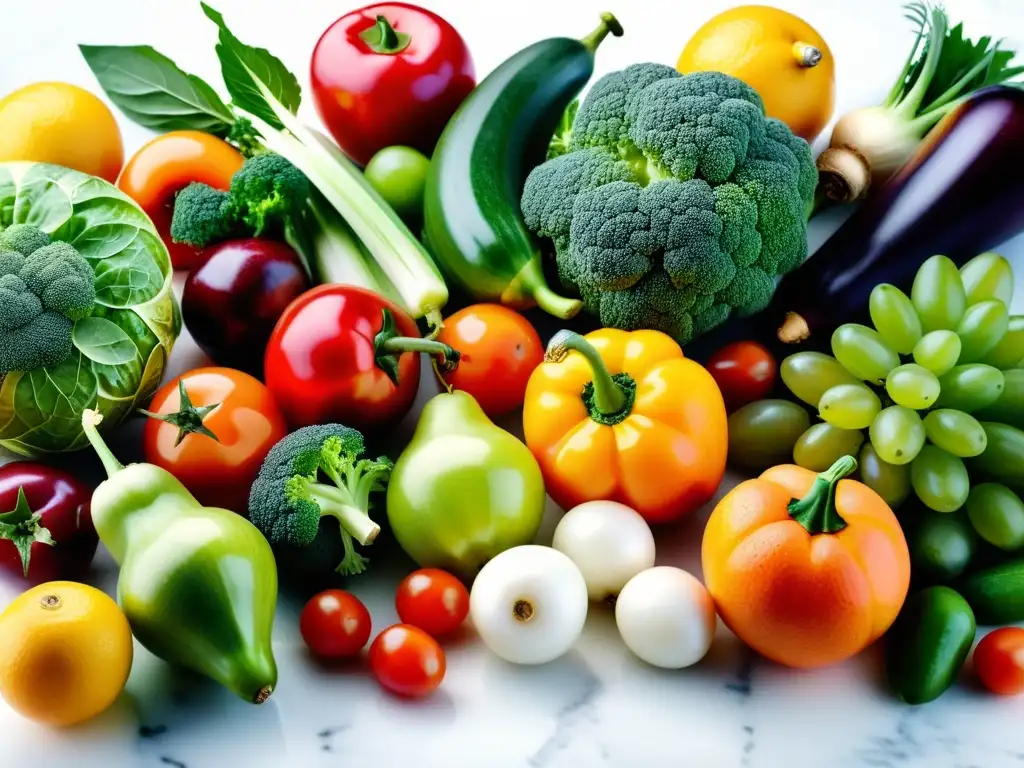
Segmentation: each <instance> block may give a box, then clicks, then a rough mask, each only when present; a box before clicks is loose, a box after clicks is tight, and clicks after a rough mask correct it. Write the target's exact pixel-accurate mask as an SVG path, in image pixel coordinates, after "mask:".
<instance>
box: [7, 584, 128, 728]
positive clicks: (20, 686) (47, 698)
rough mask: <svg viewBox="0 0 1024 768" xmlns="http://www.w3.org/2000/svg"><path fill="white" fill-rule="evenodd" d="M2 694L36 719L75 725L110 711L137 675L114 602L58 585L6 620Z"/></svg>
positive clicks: (24, 602)
mask: <svg viewBox="0 0 1024 768" xmlns="http://www.w3.org/2000/svg"><path fill="white" fill-rule="evenodd" d="M0 638H2V640H0V695H2V696H3V698H4V701H6V702H7V703H8V704H9V705H10V707H11V708H12V709H13V710H15V711H16V712H18V713H19V714H21V715H22V716H24V717H27V718H29V719H30V720H35V721H37V722H41V723H46V724H48V725H57V726H65V725H74V724H75V723H80V722H83V721H85V720H88V719H90V718H92V717H95V716H96V715H98V714H100V713H101V712H103V711H104V710H105V709H107V708H108V707H109V706H110V705H111V704H113V703H114V701H115V700H116V699H117V697H118V696H119V695H120V693H121V691H122V690H123V689H124V686H125V683H126V682H128V673H129V672H130V671H131V668H132V633H131V629H130V628H129V626H128V620H127V619H126V618H125V615H124V614H123V613H122V612H121V609H120V608H118V606H117V603H115V602H114V601H113V600H112V599H111V598H109V597H108V596H107V595H106V594H104V593H103V592H100V591H99V590H98V589H95V588H93V587H89V586H86V585H85V584H76V583H74V582H70V581H51V582H49V583H47V584H41V585H39V586H38V587H34V588H33V589H30V590H28V591H27V592H24V593H23V594H21V595H20V596H19V597H18V598H16V599H15V600H14V602H12V603H11V604H10V605H9V606H8V607H7V609H6V610H5V611H4V612H3V613H2V614H0Z"/></svg>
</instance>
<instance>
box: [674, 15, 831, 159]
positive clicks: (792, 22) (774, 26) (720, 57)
mask: <svg viewBox="0 0 1024 768" xmlns="http://www.w3.org/2000/svg"><path fill="white" fill-rule="evenodd" d="M676 69H677V70H678V71H679V72H681V73H683V74H684V75H685V74H690V73H692V72H702V71H715V72H724V73H725V74H727V75H732V76H733V77H736V78H739V79H740V80H742V81H744V82H745V83H747V85H749V86H751V87H752V88H753V89H754V90H756V91H757V92H758V93H759V94H761V99H762V100H763V101H764V108H765V112H766V113H767V114H768V116H769V117H774V118H777V119H779V120H781V121H782V122H784V123H785V124H786V125H788V126H789V127H790V129H791V130H792V131H793V133H795V134H796V135H797V136H802V137H803V138H805V139H806V140H807V141H814V138H815V137H816V136H817V135H818V134H819V133H821V131H822V129H823V128H824V127H825V126H826V125H827V124H828V121H829V119H831V117H832V110H833V108H834V106H835V61H834V60H833V58H832V52H831V51H830V50H829V47H828V45H827V44H826V43H825V41H824V40H823V39H822V37H821V35H819V34H818V33H817V32H816V31H815V30H814V28H813V27H811V26H810V25H809V24H808V23H807V22H805V21H804V20H803V19H801V18H800V17H798V16H794V15H793V14H791V13H787V12H786V11H782V10H779V9H778V8H771V7H768V6H764V5H746V6H741V7H738V8H733V9H731V10H728V11H725V12H724V13H720V14H718V15H717V16H715V17H714V18H713V19H711V20H710V21H708V22H707V23H706V24H705V25H704V26H703V27H701V28H700V29H698V30H697V33H696V34H695V35H694V36H693V37H692V38H690V41H689V42H688V43H687V44H686V47H685V48H684V49H683V52H682V53H681V54H680V55H679V61H678V62H677V63H676Z"/></svg>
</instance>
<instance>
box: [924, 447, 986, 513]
mask: <svg viewBox="0 0 1024 768" xmlns="http://www.w3.org/2000/svg"><path fill="white" fill-rule="evenodd" d="M910 483H911V485H913V486H914V493H916V494H917V497H918V498H919V499H920V500H921V501H923V502H924V504H925V506H927V507H928V508H930V509H934V510H935V511H936V512H955V511H956V510H958V509H960V507H962V506H963V505H964V502H965V501H967V494H968V493H970V490H971V479H970V477H968V476H967V467H965V466H964V463H963V461H962V460H961V459H960V458H958V457H957V456H954V455H953V454H951V453H948V452H946V451H944V450H942V449H941V448H938V447H936V446H934V445H926V446H924V448H922V449H921V452H920V453H919V454H917V458H915V459H914V461H913V462H912V463H911V465H910Z"/></svg>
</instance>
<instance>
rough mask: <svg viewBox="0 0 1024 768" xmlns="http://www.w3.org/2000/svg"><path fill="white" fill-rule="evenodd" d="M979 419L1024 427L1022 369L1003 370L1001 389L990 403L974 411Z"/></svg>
mask: <svg viewBox="0 0 1024 768" xmlns="http://www.w3.org/2000/svg"><path fill="white" fill-rule="evenodd" d="M974 417H975V418H976V419H978V420H979V421H995V422H998V423H1000V424H1008V425H1009V426H1011V427H1016V428H1017V429H1024V369H1020V368H1010V369H1009V370H1006V371H1003V391H1002V393H1001V394H1000V395H999V399H998V400H996V401H995V402H994V403H992V405H989V406H986V407H985V408H982V409H981V410H980V411H975V412H974Z"/></svg>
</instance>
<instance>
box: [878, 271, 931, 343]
mask: <svg viewBox="0 0 1024 768" xmlns="http://www.w3.org/2000/svg"><path fill="white" fill-rule="evenodd" d="M868 309H869V311H870V313H871V323H872V324H873V325H874V326H875V330H876V331H878V333H879V334H880V335H881V337H882V339H883V340H884V341H885V343H886V344H888V345H889V347H891V348H892V349H894V350H896V351H897V352H899V353H900V354H901V355H909V354H910V353H911V351H913V349H914V345H915V344H917V342H918V341H920V339H921V334H922V331H921V320H920V318H918V316H917V311H916V310H915V309H914V305H913V303H912V302H911V301H910V297H909V296H907V294H905V293H904V292H903V291H901V290H900V289H899V288H897V287H896V286H895V285H890V284H889V283H881V284H879V285H876V286H875V287H874V289H873V290H872V291H871V297H870V298H869V300H868Z"/></svg>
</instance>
